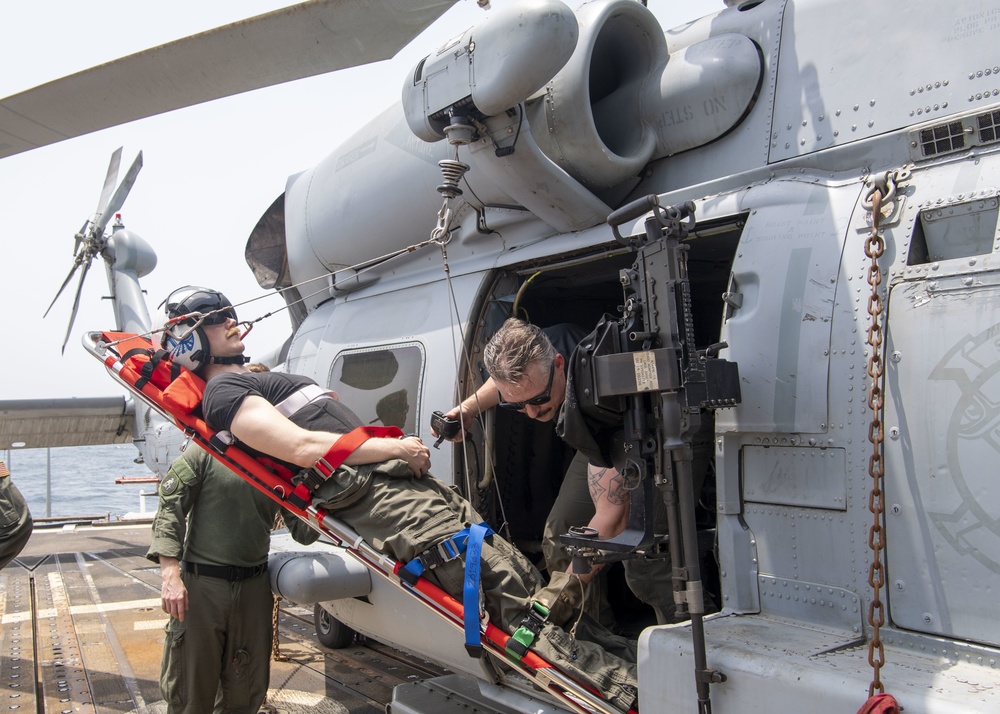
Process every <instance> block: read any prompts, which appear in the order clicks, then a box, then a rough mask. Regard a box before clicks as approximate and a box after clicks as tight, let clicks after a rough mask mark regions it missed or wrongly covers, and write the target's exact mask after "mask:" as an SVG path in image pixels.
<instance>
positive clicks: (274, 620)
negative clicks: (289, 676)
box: [271, 511, 290, 662]
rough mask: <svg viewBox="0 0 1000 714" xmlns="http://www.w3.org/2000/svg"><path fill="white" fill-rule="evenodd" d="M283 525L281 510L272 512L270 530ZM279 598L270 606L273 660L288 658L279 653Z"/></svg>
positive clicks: (284, 660)
mask: <svg viewBox="0 0 1000 714" xmlns="http://www.w3.org/2000/svg"><path fill="white" fill-rule="evenodd" d="M284 527H285V519H284V518H283V517H282V515H281V511H278V512H277V513H275V514H274V524H273V525H272V526H271V530H275V531H276V530H278V529H280V528H284ZM280 601H281V598H280V597H279V596H277V595H275V596H274V604H273V605H272V606H271V659H272V660H274V661H275V662H287V661H288V660H289V659H290V658H289V657H288V655H285V654H282V653H281V641H280V640H279V638H278V609H279V608H278V603H279V602H280Z"/></svg>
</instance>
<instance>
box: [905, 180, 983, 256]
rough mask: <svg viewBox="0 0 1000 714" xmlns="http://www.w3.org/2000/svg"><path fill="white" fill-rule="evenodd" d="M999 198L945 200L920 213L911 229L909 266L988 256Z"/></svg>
mask: <svg viewBox="0 0 1000 714" xmlns="http://www.w3.org/2000/svg"><path fill="white" fill-rule="evenodd" d="M998 209H1000V197H998V196H989V197H986V198H977V199H976V200H973V201H961V202H958V201H948V202H945V203H943V204H940V205H935V206H934V207H932V208H927V209H924V210H922V211H921V212H920V220H919V221H917V222H916V225H915V226H914V228H913V240H911V241H910V252H909V254H908V255H907V264H908V265H922V264H924V263H930V262H934V261H938V260H951V259H954V258H967V257H969V256H973V255H988V254H989V253H991V252H992V251H993V244H994V241H995V239H996V233H997V218H998V214H1000V210H998Z"/></svg>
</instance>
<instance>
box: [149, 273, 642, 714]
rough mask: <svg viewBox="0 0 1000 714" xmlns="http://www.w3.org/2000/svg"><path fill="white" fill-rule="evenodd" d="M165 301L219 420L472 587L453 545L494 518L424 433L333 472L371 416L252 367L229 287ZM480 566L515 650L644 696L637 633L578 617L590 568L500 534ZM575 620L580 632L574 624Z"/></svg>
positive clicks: (492, 614)
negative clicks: (337, 455) (459, 488)
mask: <svg viewBox="0 0 1000 714" xmlns="http://www.w3.org/2000/svg"><path fill="white" fill-rule="evenodd" d="M164 303H165V306H166V313H167V322H166V326H165V329H164V332H163V338H162V346H163V348H164V349H166V350H168V351H169V352H170V353H171V357H172V359H173V361H174V362H177V363H179V364H181V365H182V366H184V367H187V368H188V369H190V370H192V371H194V372H196V373H197V374H198V375H199V376H201V377H202V379H204V380H205V382H206V387H205V393H204V398H203V400H202V413H203V416H204V419H205V421H206V422H207V423H208V425H209V426H210V427H212V428H213V429H216V430H218V431H222V430H226V431H229V432H230V433H231V434H232V435H233V436H234V437H235V438H236V439H237V441H238V443H239V444H240V446H241V447H242V448H244V449H245V450H246V451H247V452H249V453H251V454H253V455H256V456H266V457H269V458H271V459H274V460H276V461H277V462H278V463H279V464H281V465H282V466H284V467H286V468H288V469H289V470H291V471H292V472H293V473H298V474H299V475H300V477H301V476H304V477H305V478H304V481H303V482H304V483H305V484H306V485H307V486H308V487H309V489H310V491H312V503H313V504H314V505H317V506H320V507H322V508H324V509H325V510H326V511H327V512H329V513H331V514H332V515H333V516H334V517H336V518H338V519H340V520H342V521H344V522H345V523H347V524H348V525H349V526H350V527H352V528H353V529H354V530H355V531H357V533H358V534H359V535H361V536H362V537H363V538H364V539H365V540H366V541H367V542H368V543H370V544H371V545H372V546H373V547H375V548H377V549H378V550H380V551H381V552H383V553H386V554H388V555H390V556H392V557H394V558H395V559H397V560H398V561H400V562H401V563H405V564H411V563H413V562H414V561H415V562H416V563H418V564H419V567H416V568H414V567H413V565H410V567H409V568H408V570H409V571H410V572H411V573H413V572H416V573H417V574H418V575H420V574H422V576H423V577H426V578H427V579H428V580H430V581H431V582H433V583H434V584H435V585H437V586H438V587H440V588H441V589H442V590H444V591H445V592H447V593H448V594H450V595H452V596H453V597H456V598H458V599H459V600H461V599H462V592H463V584H464V563H463V559H464V558H463V556H462V554H461V553H455V552H454V548H450V547H447V546H448V544H449V543H450V542H453V541H451V539H452V538H453V537H454V536H456V535H458V534H459V533H460V532H462V531H463V529H467V528H469V526H471V525H472V524H475V523H482V521H483V519H482V518H481V517H480V516H479V514H477V513H476V512H475V510H474V509H473V508H472V506H471V504H469V502H468V501H466V500H465V499H464V498H461V497H460V496H458V495H457V494H456V493H455V492H454V491H453V490H452V489H450V488H449V487H448V486H447V485H446V484H444V483H442V482H441V481H439V480H438V479H436V478H434V477H433V476H432V475H431V474H430V467H431V462H430V451H429V449H428V448H427V446H426V445H425V444H424V443H423V442H422V441H421V440H420V438H419V437H416V436H407V437H373V438H369V439H368V440H366V441H364V442H363V443H361V444H360V445H359V446H357V448H355V449H354V450H353V451H352V452H351V453H350V454H349V455H348V456H347V457H346V458H345V459H343V462H342V465H341V466H340V467H339V468H337V469H336V470H335V471H333V472H332V473H331V471H330V469H328V468H326V457H327V456H328V455H329V454H331V452H332V451H335V450H336V444H337V442H338V441H339V440H340V439H342V438H344V436H345V435H346V434H348V433H349V432H351V431H353V430H354V429H356V428H357V427H360V426H362V422H361V420H360V419H359V418H358V417H357V415H355V414H354V412H352V411H351V410H350V409H349V408H348V407H347V406H346V405H345V404H344V403H343V402H341V401H339V400H338V399H335V398H333V397H332V396H331V395H330V394H329V393H327V392H325V391H324V390H322V389H321V388H320V387H319V386H318V385H316V383H315V382H314V381H313V380H312V379H309V378H308V377H303V376H300V375H294V374H286V373H279V372H260V373H253V372H250V371H248V370H247V368H246V367H245V364H246V362H248V361H249V359H248V358H247V357H245V356H244V349H245V348H244V345H243V339H242V337H243V336H242V335H241V331H240V329H239V328H238V324H239V323H238V321H237V318H236V311H235V309H234V308H233V306H232V304H231V303H230V301H229V300H228V299H226V297H225V296H224V295H223V294H222V293H220V292H218V291H216V290H210V289H207V288H200V287H193V286H187V287H184V288H180V289H178V290H176V291H174V292H173V293H171V295H170V296H169V297H168V298H167V299H166V300H165V301H164ZM185 316H188V317H185ZM343 450H344V447H343V445H341V448H340V451H343ZM442 544H444V547H442ZM480 571H481V588H482V594H483V596H484V597H483V600H484V602H483V603H482V605H481V607H482V608H483V609H485V612H486V613H487V614H488V616H489V619H490V621H491V622H492V623H493V624H494V625H496V626H498V627H500V628H502V629H503V630H504V631H505V632H507V633H509V634H514V633H515V632H517V633H518V634H517V638H516V639H517V641H516V642H515V641H514V640H512V644H509V645H508V652H510V653H511V654H512V655H513V656H518V655H520V656H523V654H524V651H526V647H527V646H530V649H531V650H533V651H534V652H535V653H537V654H538V655H540V656H541V657H543V658H544V659H546V660H548V661H549V662H550V663H552V664H553V665H555V666H556V667H558V668H559V669H560V670H562V671H563V672H564V673H565V674H567V675H568V676H569V677H571V678H572V679H575V680H576V681H577V682H579V683H581V684H584V685H586V686H588V687H591V688H592V689H595V690H596V691H598V692H599V693H600V694H601V695H602V696H603V697H604V698H605V699H607V700H608V701H609V702H611V703H612V704H614V705H615V706H616V707H618V708H619V709H621V710H622V711H627V710H629V709H630V708H634V707H635V706H636V695H637V692H638V682H637V672H636V650H635V643H634V642H632V641H629V640H627V639H625V638H623V637H618V636H616V635H613V634H612V633H611V632H609V631H608V630H606V629H604V628H602V627H601V626H600V625H599V624H598V623H597V622H595V621H593V620H591V619H589V618H588V617H587V616H585V615H584V616H582V617H581V618H580V619H579V620H578V621H577V620H576V618H577V617H578V613H577V610H578V608H579V607H580V605H581V603H582V600H583V588H584V584H583V583H582V582H581V580H580V578H579V576H575V575H568V574H566V573H557V574H556V575H554V576H553V578H552V581H551V582H550V583H548V584H547V585H546V583H545V581H544V579H543V577H542V575H541V574H540V573H539V572H538V570H537V569H536V568H535V567H534V566H533V565H532V564H531V563H530V562H529V561H528V560H527V559H526V558H525V557H524V556H523V555H521V553H520V552H519V551H518V550H517V549H516V548H514V547H513V546H512V545H511V544H510V543H508V542H507V541H505V540H504V539H502V538H501V537H500V536H499V535H495V534H494V535H490V536H489V537H488V538H487V540H486V542H485V543H483V545H482V551H481V563H480ZM574 622H575V627H574V634H573V635H571V634H570V633H569V632H567V631H566V630H565V629H563V625H569V624H573V623H574ZM519 650H521V651H519Z"/></svg>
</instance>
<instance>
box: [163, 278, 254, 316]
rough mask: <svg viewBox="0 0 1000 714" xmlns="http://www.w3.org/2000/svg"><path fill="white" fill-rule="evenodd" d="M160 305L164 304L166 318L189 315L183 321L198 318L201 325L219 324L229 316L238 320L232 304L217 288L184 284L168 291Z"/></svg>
mask: <svg viewBox="0 0 1000 714" xmlns="http://www.w3.org/2000/svg"><path fill="white" fill-rule="evenodd" d="M162 305H165V306H166V313H167V318H168V319H173V318H176V317H181V316H183V315H191V316H192V317H191V319H190V320H184V322H192V323H194V322H195V321H196V320H198V319H200V320H201V323H202V324H203V325H220V324H222V323H223V322H225V321H226V320H228V319H230V318H232V319H233V320H235V321H236V322H239V319H237V317H236V310H235V309H234V308H233V304H232V303H231V302H229V300H228V299H227V298H226V296H225V295H223V294H222V293H220V292H219V291H218V290H209V289H208V288H199V287H195V286H193V285H186V286H184V287H183V288H178V289H177V290H174V291H173V292H172V293H170V295H168V296H167V299H166V300H164V301H163V303H162Z"/></svg>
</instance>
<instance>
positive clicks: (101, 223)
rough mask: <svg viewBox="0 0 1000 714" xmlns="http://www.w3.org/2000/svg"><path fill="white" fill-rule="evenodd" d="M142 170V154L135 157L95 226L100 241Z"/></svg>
mask: <svg viewBox="0 0 1000 714" xmlns="http://www.w3.org/2000/svg"><path fill="white" fill-rule="evenodd" d="M141 168H142V152H141V151H140V152H139V155H138V156H136V157H135V160H134V161H133V162H132V165H131V166H129V168H128V173H126V174H125V178H123V179H122V182H121V184H119V186H118V190H117V191H115V195H114V196H112V197H111V202H110V203H109V204H108V206H107V208H105V209H104V212H103V213H102V214H101V215H99V216H98V217H97V222H96V223H95V225H94V238H96V239H98V240H100V238H101V237H102V236H103V235H104V228H105V227H106V226H107V225H108V220H110V218H111V216H113V215H114V214H115V213H117V212H118V209H119V208H121V207H122V204H123V203H125V198H126V197H127V196H128V192H129V191H131V190H132V184H134V183H135V177H136V176H138V175H139V169H141Z"/></svg>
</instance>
